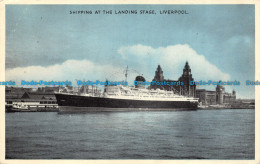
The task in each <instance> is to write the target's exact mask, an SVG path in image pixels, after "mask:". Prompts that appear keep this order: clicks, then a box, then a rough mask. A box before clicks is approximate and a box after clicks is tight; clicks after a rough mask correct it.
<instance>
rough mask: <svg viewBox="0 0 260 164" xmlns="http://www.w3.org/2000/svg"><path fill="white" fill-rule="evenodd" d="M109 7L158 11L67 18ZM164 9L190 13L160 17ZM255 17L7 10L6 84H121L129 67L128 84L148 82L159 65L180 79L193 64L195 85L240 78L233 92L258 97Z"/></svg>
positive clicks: (247, 12) (242, 10) (239, 11)
mask: <svg viewBox="0 0 260 164" xmlns="http://www.w3.org/2000/svg"><path fill="white" fill-rule="evenodd" d="M110 9H111V10H126V9H127V10H141V9H142V10H143V9H144V10H145V9H147V10H150V9H153V10H155V11H157V14H156V15H139V14H138V15H125V14H121V15H115V14H112V15H104V14H100V15H95V14H91V15H87V14H84V15H73V14H69V13H70V11H74V10H76V11H77V10H110ZM165 9H169V10H171V9H180V10H186V11H187V12H188V13H189V14H187V15H160V14H159V10H165ZM254 18H255V17H254V5H41V6H37V5H7V6H6V79H7V80H71V81H74V79H82V80H83V79H86V80H101V81H102V80H105V79H106V78H109V79H111V80H114V81H116V80H123V79H124V73H123V72H124V69H125V68H126V66H127V65H128V66H129V68H130V72H129V74H130V73H131V74H132V75H129V80H130V79H134V78H135V76H136V75H142V74H143V75H144V77H145V78H146V80H147V81H151V80H152V78H153V76H154V72H155V70H156V68H157V66H158V64H160V65H161V67H162V69H163V71H164V77H165V78H169V79H172V80H177V79H178V78H179V77H180V76H181V74H182V69H183V67H184V64H185V62H186V61H188V62H189V64H190V67H191V73H192V74H193V78H194V80H195V81H200V80H217V81H219V80H229V81H235V80H237V81H240V82H241V86H235V87H232V86H231V87H227V89H228V91H230V90H232V89H234V90H236V91H237V94H238V95H239V97H241V98H244V97H246V98H254V87H253V86H245V85H243V83H245V82H244V81H246V80H251V81H254V80H255V47H254V43H255V31H254V30H255V29H254V25H255V22H254V20H255V19H254ZM116 73H117V74H118V75H114V74H116ZM205 88H206V89H207V87H205ZM208 89H211V90H212V88H208Z"/></svg>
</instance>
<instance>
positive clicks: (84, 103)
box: [55, 76, 198, 112]
mask: <svg viewBox="0 0 260 164" xmlns="http://www.w3.org/2000/svg"><path fill="white" fill-rule="evenodd" d="M140 78H141V79H143V78H142V76H137V78H136V80H138V79H140ZM141 81H142V80H141ZM90 87H91V88H92V89H90V90H92V92H86V88H87V89H89V88H90ZM95 90H96V89H93V86H82V87H81V92H77V93H69V92H67V93H62V92H60V93H55V96H56V99H57V103H58V106H59V111H61V112H66V111H68V112H69V111H92V112H93V111H139V110H196V109H197V106H198V98H193V97H185V96H182V95H179V94H176V93H174V92H173V91H166V90H160V89H146V88H145V87H144V86H140V85H135V86H125V85H116V86H114V85H107V86H105V88H104V92H103V93H100V92H99V93H98V92H94V91H95Z"/></svg>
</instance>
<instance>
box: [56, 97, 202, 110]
mask: <svg viewBox="0 0 260 164" xmlns="http://www.w3.org/2000/svg"><path fill="white" fill-rule="evenodd" d="M55 96H56V99H57V103H58V106H59V110H60V111H139V110H196V109H197V106H198V104H197V103H196V102H192V101H149V100H129V99H114V98H104V97H90V96H78V95H66V94H55Z"/></svg>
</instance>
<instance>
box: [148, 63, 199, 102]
mask: <svg viewBox="0 0 260 164" xmlns="http://www.w3.org/2000/svg"><path fill="white" fill-rule="evenodd" d="M193 80H194V79H193V77H192V74H191V69H190V66H189V63H188V62H186V63H185V66H184V68H183V73H182V75H181V77H180V78H179V79H178V80H169V79H168V80H166V79H165V78H164V76H163V71H162V68H161V66H160V65H158V67H157V69H156V71H155V76H154V79H153V81H156V82H166V83H167V82H172V83H177V82H179V81H180V82H183V83H184V85H156V84H154V85H150V88H151V89H157V88H159V89H161V90H167V91H174V92H175V93H176V94H179V95H183V96H187V97H195V94H196V85H190V81H193Z"/></svg>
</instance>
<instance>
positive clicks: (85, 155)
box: [6, 109, 255, 159]
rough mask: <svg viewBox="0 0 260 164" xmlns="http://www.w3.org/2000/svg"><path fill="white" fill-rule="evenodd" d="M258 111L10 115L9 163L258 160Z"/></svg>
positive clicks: (7, 153)
mask: <svg viewBox="0 0 260 164" xmlns="http://www.w3.org/2000/svg"><path fill="white" fill-rule="evenodd" d="M254 115H255V111H254V110H249V109H240V110H198V111H172V112H167V111H162V112H104V113H85V114H83V113H81V114H58V113H55V112H46V113H6V158H7V159H254V151H255V149H254V147H255V145H254V143H255V130H254V129H255V124H254V122H255V116H254Z"/></svg>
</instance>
